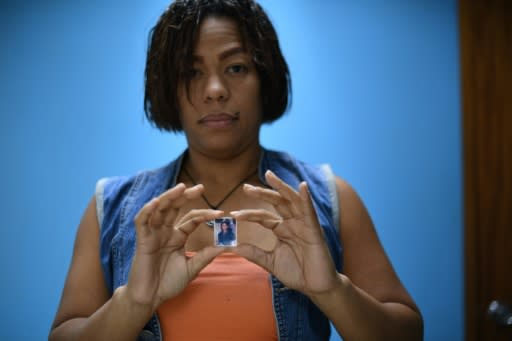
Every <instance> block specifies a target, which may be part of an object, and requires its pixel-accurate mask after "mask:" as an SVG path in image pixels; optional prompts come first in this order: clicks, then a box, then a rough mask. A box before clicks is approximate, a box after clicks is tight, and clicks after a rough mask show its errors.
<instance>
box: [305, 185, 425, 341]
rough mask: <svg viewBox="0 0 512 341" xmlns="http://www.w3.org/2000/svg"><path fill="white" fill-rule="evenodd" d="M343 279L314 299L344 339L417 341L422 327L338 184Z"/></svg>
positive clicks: (349, 194) (365, 221) (357, 204)
mask: <svg viewBox="0 0 512 341" xmlns="http://www.w3.org/2000/svg"><path fill="white" fill-rule="evenodd" d="M337 188H338V196H339V198H340V200H339V202H340V212H341V216H340V226H341V236H340V238H341V239H342V241H343V247H344V254H345V257H344V260H345V263H344V274H339V275H338V279H339V280H338V284H339V285H338V288H337V289H336V290H332V291H330V292H327V293H324V294H321V295H318V296H316V297H313V300H314V301H315V303H316V304H317V305H318V307H319V308H320V309H321V310H322V311H323V312H324V313H325V314H326V315H327V316H328V317H329V318H330V320H331V321H332V322H333V324H334V326H335V327H336V329H337V330H338V332H339V333H340V334H341V335H343V337H344V339H345V340H347V341H350V340H408V341H409V340H422V339H423V322H422V318H421V315H420V312H419V310H418V308H417V307H416V305H415V304H414V302H413V300H412V298H411V297H410V296H409V294H408V293H407V291H406V289H405V288H404V287H403V286H402V284H401V282H400V279H399V278H398V276H397V275H396V273H395V271H394V270H393V267H392V265H391V263H390V261H389V259H388V257H387V255H386V253H385V251H384V249H383V247H382V245H381V243H380V241H379V239H378V236H377V233H376V231H375V228H374V226H373V223H372V221H371V218H370V216H369V214H368V212H367V210H366V208H365V206H364V204H363V203H362V201H361V200H360V198H359V197H358V195H357V193H356V192H355V191H354V190H353V189H352V188H351V187H350V186H349V185H348V184H347V183H346V182H344V181H343V180H341V179H339V178H338V179H337Z"/></svg>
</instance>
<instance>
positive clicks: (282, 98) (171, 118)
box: [144, 0, 291, 132]
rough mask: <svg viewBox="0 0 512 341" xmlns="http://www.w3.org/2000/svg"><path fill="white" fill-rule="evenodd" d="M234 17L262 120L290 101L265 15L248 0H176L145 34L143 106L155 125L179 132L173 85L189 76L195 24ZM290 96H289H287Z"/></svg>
mask: <svg viewBox="0 0 512 341" xmlns="http://www.w3.org/2000/svg"><path fill="white" fill-rule="evenodd" d="M212 16H215V17H226V18H230V19H233V20H235V21H236V22H237V23H238V26H239V29H240V34H241V36H242V40H243V44H244V46H245V47H246V48H247V51H248V52H249V53H250V54H251V55H252V58H253V62H254V64H255V66H256V70H257V72H258V75H259V78H260V87H261V89H260V90H261V91H260V93H261V101H262V108H263V123H270V122H273V121H275V120H276V119H278V118H279V117H281V116H282V115H283V114H284V112H285V111H286V110H287V109H288V108H289V106H290V102H291V80H290V73H289V70H288V65H287V64H286V61H285V59H284V57H283V54H282V52H281V49H280V47H279V41H278V39H277V34H276V32H275V29H274V27H273V26H272V23H271V22H270V19H269V18H268V16H267V14H266V13H265V11H264V10H263V8H262V7H261V6H260V5H259V4H257V3H256V2H254V1H253V0H176V1H175V2H173V3H172V4H171V5H170V6H169V8H168V9H167V10H166V11H165V12H164V13H163V14H162V16H161V17H160V19H159V20H158V22H157V24H156V25H155V27H153V29H152V30H151V32H150V34H149V46H148V53H147V61H146V70H145V93H144V111H145V113H146V117H147V118H148V120H149V121H150V122H151V123H152V124H153V125H155V126H156V127H157V128H159V129H161V130H166V131H173V132H179V131H182V130H183V127H182V125H181V121H180V119H179V112H180V108H179V102H178V85H179V84H180V82H183V81H185V82H186V84H187V88H188V82H189V78H188V75H187V73H186V70H190V69H191V66H192V65H191V64H192V60H193V58H192V55H193V52H194V47H195V44H196V41H197V39H198V32H199V26H200V25H201V23H202V21H203V20H204V19H205V18H207V17H212ZM289 97H290V98H289Z"/></svg>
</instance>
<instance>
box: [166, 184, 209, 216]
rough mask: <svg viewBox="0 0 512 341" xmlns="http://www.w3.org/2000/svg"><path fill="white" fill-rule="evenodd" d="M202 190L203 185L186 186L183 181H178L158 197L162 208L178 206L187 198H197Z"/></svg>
mask: <svg viewBox="0 0 512 341" xmlns="http://www.w3.org/2000/svg"><path fill="white" fill-rule="evenodd" d="M203 190H204V186H203V185H195V186H192V187H189V188H186V186H185V185H184V184H183V183H180V184H178V185H176V186H175V187H173V188H171V189H169V190H167V191H166V192H164V193H162V194H161V195H160V197H159V198H160V200H161V201H162V205H161V208H162V210H167V209H169V208H175V209H176V208H180V207H182V206H183V204H185V202H186V201H187V200H190V199H195V198H198V197H199V196H200V195H201V193H202V191H203Z"/></svg>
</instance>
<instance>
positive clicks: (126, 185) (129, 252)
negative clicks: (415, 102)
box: [96, 149, 343, 341]
mask: <svg viewBox="0 0 512 341" xmlns="http://www.w3.org/2000/svg"><path fill="white" fill-rule="evenodd" d="M185 155H186V151H185V152H184V153H183V154H181V156H179V157H178V158H177V159H176V160H174V161H172V162H171V163H169V164H168V165H167V166H165V167H162V168H158V169H155V170H150V171H143V172H140V173H138V174H136V175H134V176H131V177H111V178H103V179H101V180H99V181H98V183H97V185H96V205H97V206H96V209H97V215H98V221H99V226H100V229H101V231H100V257H101V263H102V268H103V274H104V277H105V281H106V285H107V288H108V289H109V291H110V293H111V294H112V293H113V292H114V290H115V289H116V288H118V287H119V286H121V285H124V284H126V282H127V281H128V274H129V272H130V267H131V262H132V258H133V256H134V253H135V224H134V218H135V216H136V214H137V212H138V211H139V210H140V209H141V208H142V206H144V204H145V203H147V202H148V201H149V200H151V199H152V198H154V197H156V196H158V195H160V194H161V193H163V192H164V191H166V190H167V189H168V188H170V187H173V186H174V185H176V180H177V177H178V174H179V172H180V169H181V165H182V161H183V158H184V156H185ZM269 169H270V170H271V171H273V172H274V173H275V174H276V175H277V176H278V177H280V178H281V179H282V180H283V181H285V182H286V183H287V184H289V185H290V186H291V187H293V188H295V189H298V186H299V184H300V183H301V182H302V181H306V182H307V183H308V186H309V190H310V193H311V196H312V198H313V202H314V206H315V210H316V213H317V216H318V220H319V222H320V225H321V226H322V228H323V230H324V235H325V239H326V242H327V245H328V247H329V251H330V253H331V257H332V258H333V261H334V263H335V265H336V268H337V270H338V272H342V263H343V262H342V246H341V244H340V241H339V240H340V239H339V232H338V230H339V228H338V224H339V219H338V217H339V212H338V207H339V206H338V199H337V195H336V185H335V179H334V175H333V173H332V172H331V170H330V167H329V166H327V165H321V166H312V165H308V164H306V163H303V162H301V161H298V160H296V159H295V158H293V157H292V156H290V155H288V154H286V153H283V152H276V151H271V150H267V149H263V151H262V155H261V159H260V162H259V171H258V174H259V178H260V180H261V181H262V182H263V183H266V181H265V177H264V174H265V172H266V171H267V170H269ZM269 280H270V284H271V287H272V300H273V307H274V315H275V319H276V326H277V330H278V340H280V341H300V340H304V341H306V340H307V341H315V340H329V337H330V324H329V321H328V319H327V318H326V317H325V315H324V314H323V313H322V312H321V311H320V310H319V309H318V308H317V307H316V306H315V305H314V304H313V303H312V302H311V301H310V300H309V298H308V297H306V296H304V295H303V294H301V293H300V292H298V291H295V290H292V289H288V288H286V287H285V286H284V285H283V284H282V283H281V282H280V281H279V280H278V279H277V278H275V277H274V276H272V275H269ZM138 340H139V341H158V340H161V332H160V323H159V320H158V316H157V315H156V314H155V315H154V316H153V317H152V318H151V319H150V321H149V322H148V323H147V325H146V326H145V328H144V330H142V332H141V333H140V335H139V337H138Z"/></svg>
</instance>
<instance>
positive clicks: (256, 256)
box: [232, 244, 274, 273]
mask: <svg viewBox="0 0 512 341" xmlns="http://www.w3.org/2000/svg"><path fill="white" fill-rule="evenodd" d="M232 251H233V252H234V253H236V254H237V255H239V256H242V257H244V258H245V259H247V260H248V261H250V262H253V263H254V264H256V265H259V266H261V267H262V268H263V269H265V270H267V271H268V272H270V273H273V271H274V267H273V262H272V259H273V253H272V252H267V251H263V250H262V249H260V248H259V247H256V246H254V245H251V244H241V245H239V246H237V247H235V248H233V249H232Z"/></svg>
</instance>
